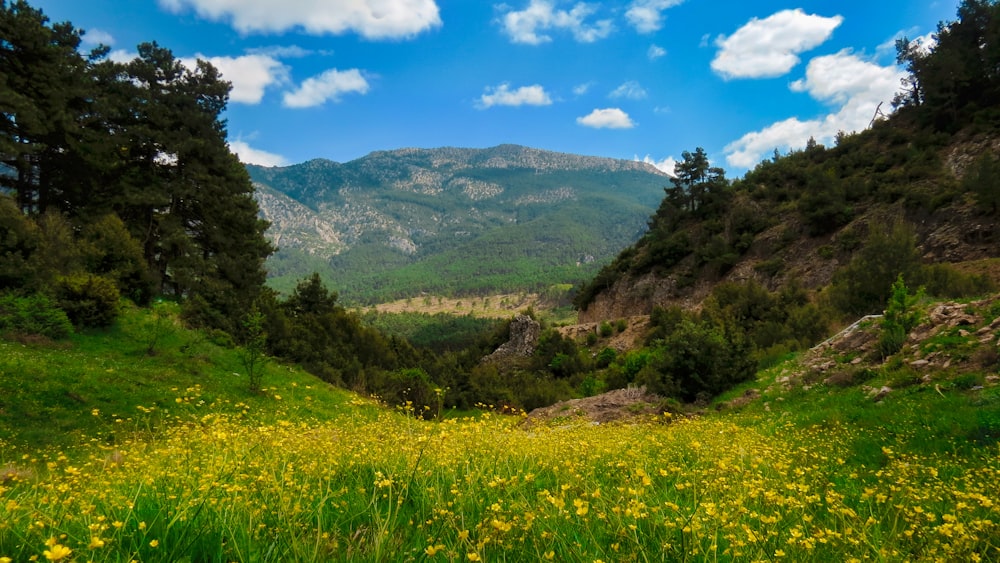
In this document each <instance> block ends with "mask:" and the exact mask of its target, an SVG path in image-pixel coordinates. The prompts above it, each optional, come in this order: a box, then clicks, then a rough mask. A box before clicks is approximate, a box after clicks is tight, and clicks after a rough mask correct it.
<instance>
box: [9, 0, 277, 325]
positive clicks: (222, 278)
mask: <svg viewBox="0 0 1000 563" xmlns="http://www.w3.org/2000/svg"><path fill="white" fill-rule="evenodd" d="M0 28H2V29H3V30H4V33H3V35H4V41H3V42H2V43H0V60H2V61H3V75H4V80H3V81H2V83H0V100H3V101H2V102H0V109H2V112H0V115H2V119H0V165H2V166H3V168H4V171H5V172H4V174H0V189H2V190H3V191H4V192H6V193H10V194H12V195H13V197H14V200H13V208H14V209H16V210H17V211H19V212H20V213H21V214H22V215H24V217H21V218H15V217H13V216H12V214H11V205H10V203H11V202H10V201H9V200H8V199H7V198H6V197H4V202H3V204H2V205H0V287H11V285H16V286H18V287H25V288H28V289H29V290H40V289H45V288H48V287H49V286H51V285H52V284H53V282H54V281H55V280H56V278H59V277H63V278H71V279H72V278H76V277H78V276H80V275H82V274H92V275H94V276H98V277H100V278H102V279H108V280H111V281H112V282H113V283H114V284H115V285H116V287H117V290H118V291H119V292H120V293H121V294H122V295H125V296H127V297H129V298H130V299H133V300H135V301H136V302H137V303H142V304H145V303H148V302H149V301H150V299H151V297H152V296H153V294H154V293H158V294H171V295H173V296H176V297H178V298H181V299H190V300H191V301H192V302H193V306H191V307H189V308H188V311H187V313H188V318H189V319H190V320H193V321H196V322H200V323H203V324H206V325H208V326H211V327H214V328H220V329H224V330H227V331H229V332H231V333H234V334H235V333H236V332H238V331H239V328H240V327H239V319H240V318H242V316H243V314H244V313H245V311H247V310H248V309H249V307H250V304H251V303H252V302H253V301H254V300H255V299H256V297H257V294H258V293H259V291H260V290H261V288H262V286H263V283H264V270H263V263H264V259H265V258H266V257H267V256H268V255H269V254H270V253H271V251H272V250H273V249H272V248H271V246H270V245H269V244H268V243H267V241H266V240H265V239H264V237H263V232H264V228H265V227H266V223H265V222H263V221H261V220H260V219H259V218H258V216H257V215H258V211H259V210H258V208H257V204H256V201H255V200H254V198H253V186H252V184H251V183H250V179H249V177H248V176H247V173H246V170H245V169H244V168H243V166H242V165H241V164H240V162H239V160H238V159H237V158H236V156H235V155H234V154H232V152H230V150H229V148H228V145H227V142H226V131H225V126H224V123H223V121H222V119H221V115H222V113H223V112H224V110H225V107H226V103H227V99H228V95H229V90H230V84H229V83H228V82H226V81H223V80H222V78H221V76H220V74H219V72H218V70H217V69H215V68H214V67H212V66H211V65H210V64H208V63H206V62H204V61H198V62H197V64H196V65H194V66H193V67H192V68H188V67H186V66H184V65H182V64H181V63H180V61H179V60H178V59H176V58H175V57H174V56H173V53H171V52H170V50H168V49H165V48H162V47H160V46H159V45H156V44H155V43H143V44H140V45H139V46H138V48H137V52H138V55H137V57H136V58H134V59H133V60H131V61H128V62H115V61H111V60H108V59H107V58H106V57H107V54H108V49H99V50H95V51H94V52H92V53H91V54H90V55H89V56H86V55H84V54H82V53H81V52H80V50H79V47H80V36H81V35H82V32H81V31H80V30H78V29H76V28H75V27H73V25H72V24H70V23H68V22H66V23H60V24H51V23H50V22H49V20H48V18H47V17H45V16H44V14H42V12H41V11H39V10H36V9H34V8H31V7H30V6H29V5H28V4H27V3H25V2H13V3H4V4H3V5H2V7H0ZM24 221H29V222H30V223H33V224H34V228H26V225H27V224H28V223H25V222H24ZM19 223H20V224H19ZM18 266H27V267H25V268H24V269H23V271H22V273H21V274H19V275H13V272H14V271H15V270H14V269H15V268H17V267H18ZM60 283H61V284H62V286H63V289H62V290H61V291H63V293H64V294H69V293H73V292H74V291H77V290H78V289H80V288H79V287H78V286H80V284H79V283H77V282H75V281H74V282H72V283H69V282H65V281H63V282H60ZM67 283H69V286H67ZM70 286H72V287H70ZM92 291H96V290H92ZM88 306H89V305H82V306H81V307H80V308H84V309H85V308H87V307H88ZM76 314H77V313H71V314H70V316H71V317H73V316H74V315H76ZM87 322H91V321H87ZM92 322H98V323H105V322H108V319H107V318H103V319H98V318H96V317H95V318H94V319H92Z"/></svg>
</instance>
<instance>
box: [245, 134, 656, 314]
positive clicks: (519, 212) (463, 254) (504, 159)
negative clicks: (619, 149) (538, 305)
mask: <svg viewBox="0 0 1000 563" xmlns="http://www.w3.org/2000/svg"><path fill="white" fill-rule="evenodd" d="M248 169H249V171H250V175H251V177H252V178H253V180H254V182H255V184H256V185H257V192H258V196H257V197H258V201H259V202H260V205H261V209H262V212H263V215H264V216H265V218H267V219H268V220H269V221H270V222H271V227H270V229H269V231H268V235H269V237H270V238H271V240H272V241H273V242H274V243H275V244H276V245H277V246H278V247H279V252H278V254H277V255H276V256H275V257H274V258H273V259H272V260H271V262H270V263H269V269H270V270H271V273H272V278H273V279H272V283H273V284H274V285H276V286H277V287H279V288H281V287H284V285H287V283H286V281H287V280H292V279H297V278H300V277H302V276H303V275H305V274H308V273H309V272H311V271H313V270H317V271H319V272H320V273H321V274H322V275H323V277H324V278H325V279H327V281H328V282H329V283H330V285H331V286H332V287H335V288H337V290H338V291H339V292H340V293H341V295H342V296H343V297H344V298H345V299H347V300H349V301H350V300H353V301H378V300H388V299H391V298H399V297H408V296H413V295H417V294H419V293H420V292H432V293H459V294H461V293H485V292H495V291H504V290H521V289H531V288H538V287H544V286H546V285H551V284H555V283H562V282H570V283H577V282H580V281H582V280H585V279H588V278H589V277H591V276H592V275H593V274H594V273H595V272H596V269H597V264H599V263H601V262H605V261H606V260H607V259H609V258H610V257H612V256H614V255H615V254H616V253H617V252H618V251H620V250H621V249H622V248H623V247H625V246H626V245H628V244H630V243H632V242H634V241H635V239H636V238H637V237H638V235H639V234H640V233H641V232H642V229H643V226H644V223H645V220H646V218H647V217H648V216H649V214H650V213H651V212H652V211H653V210H654V209H655V206H656V205H657V204H658V202H659V201H660V199H661V198H662V196H663V187H664V186H665V185H666V184H667V181H668V179H669V177H668V176H667V175H666V174H664V173H662V172H660V171H659V170H657V169H656V168H654V167H652V166H650V165H648V164H644V163H639V162H634V161H628V160H614V159H607V158H597V157H586V156H577V155H569V154H561V153H554V152H549V151H543V150H537V149H531V148H527V147H521V146H515V145H501V146H498V147H493V148H489V149H459V148H440V149H401V150H395V151H382V152H375V153H372V154H370V155H368V156H366V157H364V158H360V159H357V160H354V161H351V162H347V163H343V164H341V163H336V162H331V161H328V160H313V161H310V162H306V163H303V164H298V165H294V166H288V167H283V168H263V167H258V166H249V167H248Z"/></svg>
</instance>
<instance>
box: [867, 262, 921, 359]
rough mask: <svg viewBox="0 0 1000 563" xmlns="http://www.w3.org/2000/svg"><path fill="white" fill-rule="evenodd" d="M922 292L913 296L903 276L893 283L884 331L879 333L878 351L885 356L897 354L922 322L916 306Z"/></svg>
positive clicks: (884, 316)
mask: <svg viewBox="0 0 1000 563" xmlns="http://www.w3.org/2000/svg"><path fill="white" fill-rule="evenodd" d="M921 297H922V292H919V291H918V292H917V294H916V295H913V296H911V295H910V294H909V291H908V290H907V289H906V284H905V283H903V276H902V275H900V276H899V277H897V278H896V282H895V283H893V284H892V294H891V295H890V297H889V304H888V306H887V307H886V310H885V315H883V317H882V332H881V334H879V339H878V345H877V346H878V351H879V353H880V354H882V357H883V358H888V357H889V356H891V355H893V354H895V353H896V352H898V351H900V350H901V349H902V348H903V344H905V343H906V335H907V334H909V332H910V331H911V330H913V328H914V327H915V326H917V324H918V323H919V322H920V316H921V313H920V311H919V310H918V309H916V308H915V305H916V303H917V301H919V299H920V298H921Z"/></svg>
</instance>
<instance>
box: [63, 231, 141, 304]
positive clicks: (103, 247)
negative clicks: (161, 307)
mask: <svg viewBox="0 0 1000 563" xmlns="http://www.w3.org/2000/svg"><path fill="white" fill-rule="evenodd" d="M79 244H80V246H81V253H82V254H83V262H84V266H85V269H86V271H88V272H91V273H94V274H98V275H102V276H106V277H108V278H110V279H113V280H115V283H116V284H117V285H118V290H119V292H120V293H121V294H122V295H123V296H125V297H128V298H129V299H131V300H132V302H133V303H135V304H137V305H148V304H149V303H150V300H151V299H152V296H153V283H152V278H151V277H150V274H149V270H148V269H147V268H146V261H145V258H144V257H143V254H142V245H141V244H139V241H137V240H136V239H135V238H133V237H132V235H131V234H130V233H129V231H128V227H127V226H126V225H125V223H124V222H123V221H122V220H121V218H119V217H118V216H117V215H115V214H113V213H109V214H105V215H102V216H100V217H98V218H97V219H95V220H93V221H90V222H87V223H84V225H83V227H82V229H81V232H80V242H79Z"/></svg>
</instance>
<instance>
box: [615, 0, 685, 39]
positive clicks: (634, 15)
mask: <svg viewBox="0 0 1000 563" xmlns="http://www.w3.org/2000/svg"><path fill="white" fill-rule="evenodd" d="M683 1H684V0H634V1H633V2H632V3H631V4H629V8H628V11H627V12H625V19H627V20H628V23H630V24H632V27H634V28H635V30H636V31H638V32H639V33H652V32H654V31H658V30H659V29H660V28H662V27H663V11H664V10H666V9H667V8H672V7H674V6H676V5H678V4H680V3H681V2H683Z"/></svg>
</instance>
